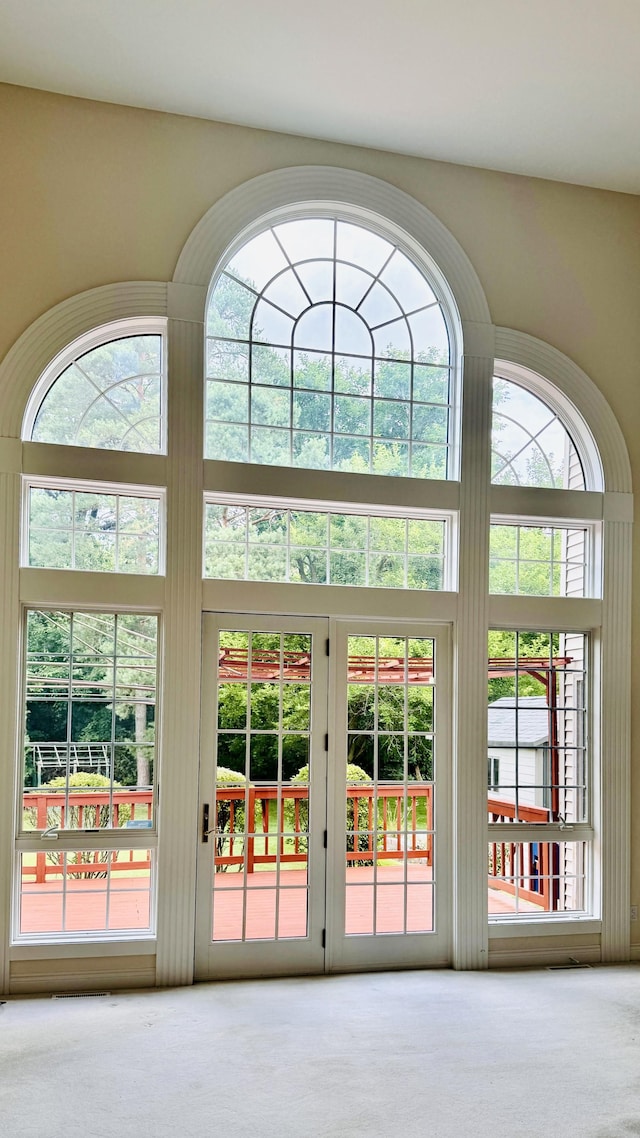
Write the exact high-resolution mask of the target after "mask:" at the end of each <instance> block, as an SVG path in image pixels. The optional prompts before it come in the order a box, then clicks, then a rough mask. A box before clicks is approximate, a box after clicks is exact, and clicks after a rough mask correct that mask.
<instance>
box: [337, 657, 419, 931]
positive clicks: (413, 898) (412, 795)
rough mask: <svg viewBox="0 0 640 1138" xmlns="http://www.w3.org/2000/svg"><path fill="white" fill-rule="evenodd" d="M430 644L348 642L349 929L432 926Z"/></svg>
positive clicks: (347, 872)
mask: <svg viewBox="0 0 640 1138" xmlns="http://www.w3.org/2000/svg"><path fill="white" fill-rule="evenodd" d="M433 649H434V645H433V640H432V639H431V638H428V637H425V638H420V637H412V638H410V639H408V638H405V637H403V636H398V637H393V636H375V637H366V636H351V637H349V640H348V665H347V678H348V681H349V682H348V686H347V706H348V735H347V760H348V762H347V768H346V780H345V781H346V791H345V792H346V816H345V822H346V850H345V874H346V877H345V882H346V887H347V935H351V936H356V935H361V936H362V935H368V936H380V935H390V934H393V935H405V934H406V933H409V932H430V931H432V930H433V927H434V924H433V890H434V884H433V856H434V817H435V815H434V794H435V781H434V774H435V770H434V753H433V752H434V740H433V735H432V733H431V732H432V730H433V722H434V713H433V708H434V684H433V659H434V650H433ZM427 732H428V733H427Z"/></svg>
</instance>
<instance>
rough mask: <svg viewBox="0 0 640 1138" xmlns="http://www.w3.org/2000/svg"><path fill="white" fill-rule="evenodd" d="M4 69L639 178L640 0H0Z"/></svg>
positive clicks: (231, 114)
mask: <svg viewBox="0 0 640 1138" xmlns="http://www.w3.org/2000/svg"><path fill="white" fill-rule="evenodd" d="M0 20H1V24H0V80H3V81H4V82H7V83H17V84H22V85H24V86H30V87H39V88H43V89H46V90H50V91H59V92H63V93H65V94H68V95H79V96H82V97H84V98H91V99H101V100H106V101H109V102H114V103H125V104H128V105H132V106H137V107H151V108H156V109H158V110H163V111H175V112H178V113H181V114H186V115H197V116H200V117H203V118H210V119H219V120H222V121H225V122H234V123H243V124H246V125H249V126H256V127H265V128H268V129H271V130H278V131H286V132H291V133H296V134H306V135H311V136H313V137H317V138H325V139H332V140H335V141H339V142H350V143H357V144H361V145H364V146H373V147H381V148H384V149H387V150H393V151H399V152H402V153H406V154H414V155H419V156H423V157H427V158H439V159H443V160H445V161H450V162H462V163H468V164H470V165H474V166H485V167H489V168H492V169H497V170H506V171H511V172H514V173H521V174H533V175H537V176H539V177H544V178H554V179H560V180H562V181H568V182H577V183H582V184H585V185H592V186H601V187H605V188H609V189H614V190H623V191H627V192H630V193H640V146H639V142H640V3H639V2H638V0H607V3H603V2H602V0H483V2H482V3H480V2H479V0H322V2H319V3H313V4H312V3H309V0H306V2H305V0H179V2H177V0H2V15H1V17H0Z"/></svg>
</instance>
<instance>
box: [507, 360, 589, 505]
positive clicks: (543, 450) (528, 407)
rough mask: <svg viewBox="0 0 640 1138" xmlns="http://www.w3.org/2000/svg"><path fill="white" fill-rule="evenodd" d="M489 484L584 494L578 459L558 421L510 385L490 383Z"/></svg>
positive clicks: (536, 399)
mask: <svg viewBox="0 0 640 1138" xmlns="http://www.w3.org/2000/svg"><path fill="white" fill-rule="evenodd" d="M491 481H492V482H493V483H494V484H495V485H497V486H542V487H548V488H552V489H556V490H561V489H565V490H569V489H570V490H584V489H585V480H584V471H583V468H582V463H581V461H580V456H579V454H578V452H577V450H576V447H575V445H574V443H573V440H572V438H571V435H570V434H569V431H568V430H567V428H566V427H565V425H564V423H563V422H562V419H561V418H560V416H559V415H558V414H557V413H556V412H555V411H554V410H553V409H552V408H551V407H549V406H548V405H547V404H546V403H545V402H544V401H543V400H542V399H541V398H540V397H539V396H538V395H534V393H533V392H532V391H527V389H526V388H525V387H522V386H520V385H519V384H517V383H515V382H514V381H513V380H509V379H503V378H501V377H500V376H496V378H495V379H494V383H493V423H492V432H491Z"/></svg>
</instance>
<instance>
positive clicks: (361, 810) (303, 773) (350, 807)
mask: <svg viewBox="0 0 640 1138" xmlns="http://www.w3.org/2000/svg"><path fill="white" fill-rule="evenodd" d="M372 781H373V779H372V778H371V776H370V775H368V774H367V772H366V771H365V770H363V769H362V767H359V766H356V764H355V763H347V786H355V785H357V783H361V782H364V783H371V782H372ZM308 782H309V764H308V763H306V764H305V765H304V766H303V767H300V770H299V771H297V773H296V774H294V775H293V778H292V779H291V784H292V785H296V784H300V783H308ZM353 811H354V801H353V799H352V798H347V815H346V828H347V830H353V829H354V813H353ZM284 818H285V823H286V825H287V826H288V827H289V829H290V830H293V829H294V826H295V803H294V800H293V799H292V798H285V801H284ZM298 821H299V826H300V829H301V830H302V831H303V832H304V831H306V830H308V828H309V802H308V800H306V799H302V801H299V803H298ZM368 827H369V807H368V804H367V803H366V802H362V801H361V802H359V803H358V829H359V830H367V829H368ZM358 845H359V848H360V849H367V847H368V838H366V837H360V838H359V839H358ZM299 847H300V849H301V850H305V851H306V849H307V839H306V838H300V840H299ZM359 864H360V865H363V864H366V863H364V862H360V863H359Z"/></svg>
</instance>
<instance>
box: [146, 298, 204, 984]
mask: <svg viewBox="0 0 640 1138" xmlns="http://www.w3.org/2000/svg"><path fill="white" fill-rule="evenodd" d="M168 341H169V376H170V384H169V394H168V414H169V435H168V437H169V453H168V459H167V463H168V492H167V577H166V591H165V598H166V600H165V619H164V635H163V659H164V672H163V683H162V691H163V703H162V733H161V741H162V761H161V767H160V775H159V791H160V799H159V835H160V837H159V843H158V949H157V964H156V983H157V984H158V985H160V986H163V985H174V984H190V983H192V981H193V965H194V936H195V933H194V929H195V870H196V848H197V841H198V832H197V804H198V763H199V745H200V670H201V661H200V644H201V635H202V493H203V487H202V452H201V450H200V449H196V448H195V447H194V440H196V439H198V440H201V439H202V437H203V411H204V408H203V403H202V397H201V393H202V375H203V346H204V336H203V329H202V325H201V324H197V323H195V322H191V321H185V320H170V322H169V336H168Z"/></svg>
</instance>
